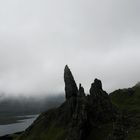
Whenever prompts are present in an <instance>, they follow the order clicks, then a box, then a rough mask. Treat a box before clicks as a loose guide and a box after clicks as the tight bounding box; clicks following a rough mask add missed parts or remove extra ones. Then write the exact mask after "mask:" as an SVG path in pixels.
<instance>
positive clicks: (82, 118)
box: [63, 66, 114, 140]
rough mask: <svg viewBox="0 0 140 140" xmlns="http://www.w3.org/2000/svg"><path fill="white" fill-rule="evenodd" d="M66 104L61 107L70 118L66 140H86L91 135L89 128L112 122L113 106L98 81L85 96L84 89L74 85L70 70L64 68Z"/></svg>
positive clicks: (96, 80)
mask: <svg viewBox="0 0 140 140" xmlns="http://www.w3.org/2000/svg"><path fill="white" fill-rule="evenodd" d="M64 81H65V89H66V99H67V100H66V103H65V105H64V106H63V107H64V108H65V110H66V113H65V114H69V116H67V115H66V116H67V118H70V120H71V121H70V124H69V130H68V134H67V138H66V139H67V140H86V138H87V136H88V135H89V134H90V133H91V132H90V131H91V130H90V129H89V128H94V127H98V124H101V123H104V122H108V121H113V118H114V112H113V106H112V103H111V101H110V99H109V96H108V94H107V93H106V92H105V91H103V89H102V83H101V81H100V80H98V79H95V80H94V83H92V85H91V88H90V95H89V96H86V95H85V92H84V88H83V87H82V86H81V84H79V89H78V90H77V86H76V83H75V81H74V78H73V76H72V74H71V71H70V69H69V68H68V67H67V66H66V67H65V73H64Z"/></svg>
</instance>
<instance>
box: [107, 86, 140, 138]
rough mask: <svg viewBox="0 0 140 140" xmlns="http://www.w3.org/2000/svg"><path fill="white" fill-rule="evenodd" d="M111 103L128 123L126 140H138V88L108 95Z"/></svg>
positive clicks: (139, 99) (139, 107) (139, 87)
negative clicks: (125, 117) (124, 116)
mask: <svg viewBox="0 0 140 140" xmlns="http://www.w3.org/2000/svg"><path fill="white" fill-rule="evenodd" d="M110 97H111V100H112V102H113V103H114V104H115V105H116V106H117V107H118V108H119V109H120V110H121V111H122V112H123V113H124V114H126V115H127V117H128V120H129V122H130V129H129V131H128V140H140V86H135V87H133V88H129V89H122V90H117V91H115V92H113V93H111V94H110Z"/></svg>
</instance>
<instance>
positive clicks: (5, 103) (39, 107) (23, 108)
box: [0, 94, 64, 117]
mask: <svg viewBox="0 0 140 140" xmlns="http://www.w3.org/2000/svg"><path fill="white" fill-rule="evenodd" d="M63 101H64V96H63V94H61V95H57V96H47V97H42V98H37V97H28V98H27V97H24V96H23V97H20V96H19V97H5V98H3V97H1V99H0V117H3V116H7V115H8V116H9V115H28V114H39V113H41V112H44V111H46V110H48V109H50V108H54V107H57V106H59V105H60V104H61V103H62V102H63Z"/></svg>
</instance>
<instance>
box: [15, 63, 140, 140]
mask: <svg viewBox="0 0 140 140" xmlns="http://www.w3.org/2000/svg"><path fill="white" fill-rule="evenodd" d="M64 81H65V93H66V100H65V102H64V103H63V104H62V105H61V106H60V107H58V108H55V109H51V110H49V111H47V112H45V113H42V114H41V115H40V116H39V117H38V119H37V120H36V121H35V122H34V123H33V124H32V125H31V126H30V127H29V128H28V129H27V130H26V131H25V132H23V134H22V135H20V136H19V138H17V139H16V140H138V139H128V136H129V130H130V129H131V127H130V125H131V121H130V122H129V119H130V117H128V114H127V113H123V111H122V110H121V109H119V105H118V104H117V103H118V102H119V100H120V99H118V98H117V101H116V97H114V95H115V93H112V94H111V95H110V96H109V95H108V94H107V93H106V92H105V91H104V90H103V89H102V83H101V81H100V80H99V79H95V80H94V82H93V83H92V84H91V88H90V90H89V91H90V94H89V95H87V96H86V94H85V92H84V88H83V87H82V85H81V84H79V88H78V87H77V84H76V82H75V80H74V77H73V75H72V73H71V71H70V69H69V68H68V66H66V67H65V70H64ZM129 94H132V95H130V96H133V92H132V91H129ZM115 96H116V95H115ZM117 96H118V95H117ZM113 97H114V98H113ZM111 99H112V101H113V103H114V104H115V105H116V106H114V105H113V104H112V101H111Z"/></svg>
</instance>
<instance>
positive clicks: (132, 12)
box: [0, 0, 140, 95]
mask: <svg viewBox="0 0 140 140" xmlns="http://www.w3.org/2000/svg"><path fill="white" fill-rule="evenodd" d="M139 7H140V1H139V0H106V1H105V0H20V1H19V0H3V1H0V91H3V92H6V93H8V94H23V93H24V94H36V95H39V94H49V93H58V92H62V91H63V90H64V83H63V69H64V66H65V64H68V65H69V66H70V68H71V70H72V72H73V74H74V76H75V79H76V81H77V83H79V82H81V83H82V84H83V86H84V87H85V89H86V92H88V90H89V87H90V84H91V82H93V80H94V78H96V77H97V78H100V79H101V80H102V81H103V85H104V89H105V90H107V91H109V92H110V91H113V90H115V89H117V88H123V87H129V86H133V85H134V84H135V83H136V82H137V81H140V75H139V72H140V61H139V60H140V27H139V26H140V8H139Z"/></svg>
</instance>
